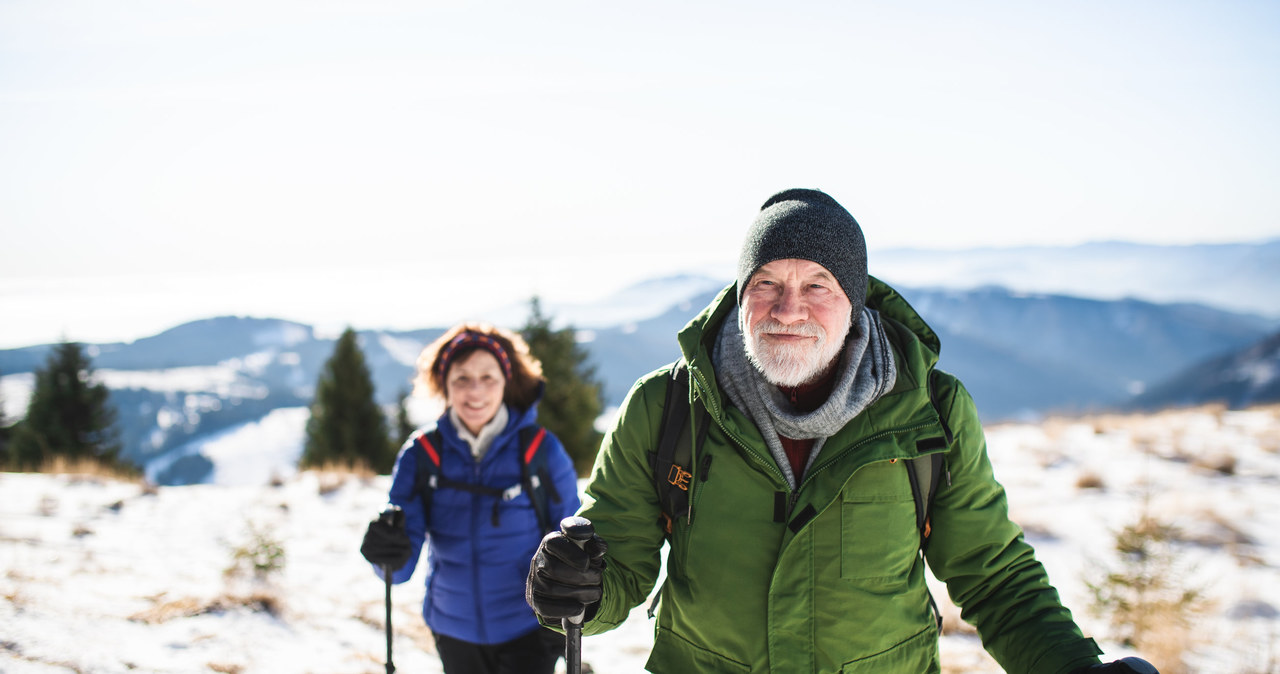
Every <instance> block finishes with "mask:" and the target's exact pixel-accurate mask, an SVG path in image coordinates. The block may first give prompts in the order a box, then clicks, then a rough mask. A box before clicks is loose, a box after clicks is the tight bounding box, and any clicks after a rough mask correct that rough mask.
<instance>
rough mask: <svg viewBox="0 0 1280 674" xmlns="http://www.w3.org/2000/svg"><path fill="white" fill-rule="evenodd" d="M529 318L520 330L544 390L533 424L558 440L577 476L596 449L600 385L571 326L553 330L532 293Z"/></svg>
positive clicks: (584, 472) (585, 469) (588, 466)
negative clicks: (537, 364)
mask: <svg viewBox="0 0 1280 674" xmlns="http://www.w3.org/2000/svg"><path fill="white" fill-rule="evenodd" d="M529 306H530V310H529V321H528V323H526V324H525V326H524V327H523V328H521V329H520V333H521V336H522V337H524V340H525V342H527V343H528V344H529V351H530V352H531V353H532V354H533V355H534V357H536V358H537V359H538V360H540V361H542V374H543V376H544V377H546V379H547V390H546V393H545V394H544V395H543V398H542V402H541V403H540V404H539V405H538V423H540V424H542V425H543V426H545V427H546V428H547V430H549V431H551V432H552V433H554V434H555V435H556V437H558V438H560V441H561V442H562V443H564V447H565V450H566V451H568V452H569V456H570V457H571V458H572V459H573V465H574V467H575V468H576V469H577V471H578V474H579V475H584V476H585V475H587V474H588V473H590V472H591V466H592V465H593V464H594V463H595V459H596V453H597V452H599V451H600V439H601V434H600V432H598V431H597V430H596V428H595V422H596V418H597V417H599V416H600V413H601V411H602V410H603V409H604V396H603V394H602V392H601V390H602V386H601V384H600V382H599V381H598V380H597V379H596V371H595V367H594V366H592V365H590V364H588V362H587V352H586V350H585V349H583V348H582V347H580V346H579V345H578V342H577V339H576V337H575V330H574V329H573V327H572V326H568V327H565V328H561V329H560V330H553V329H552V328H551V319H549V318H548V317H546V316H544V315H543V314H542V305H541V302H539V301H538V298H537V297H534V298H532V299H531V300H530V301H529Z"/></svg>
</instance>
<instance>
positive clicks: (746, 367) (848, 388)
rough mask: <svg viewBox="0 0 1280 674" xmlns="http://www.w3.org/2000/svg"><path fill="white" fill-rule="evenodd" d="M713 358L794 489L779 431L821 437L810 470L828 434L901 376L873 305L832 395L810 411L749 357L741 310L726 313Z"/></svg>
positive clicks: (852, 333)
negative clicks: (796, 403)
mask: <svg viewBox="0 0 1280 674" xmlns="http://www.w3.org/2000/svg"><path fill="white" fill-rule="evenodd" d="M711 358H712V362H713V363H714V364H715V368H716V381H718V382H719V384H720V388H721V390H723V391H724V392H725V395H727V396H728V397H729V400H730V401H731V402H732V403H733V404H734V406H736V407H737V408H738V409H740V410H742V411H744V412H746V413H747V415H748V416H750V417H751V420H752V421H754V422H755V424H756V428H758V429H759V430H760V434H761V435H763V436H764V441H765V443H767V444H768V445H769V451H770V453H772V454H773V457H774V460H776V461H777V462H778V467H779V468H781V469H782V474H783V475H784V476H786V478H787V484H789V485H790V486H791V488H792V489H795V488H796V484H797V479H796V476H795V475H794V474H793V473H792V471H791V462H790V461H788V460H787V455H786V452H784V451H783V449H782V442H781V441H780V440H778V436H779V435H782V436H784V437H788V438H792V439H795V440H805V439H813V440H815V442H814V444H813V451H811V452H810V453H809V462H808V463H807V464H806V465H805V467H804V470H805V472H808V470H809V467H810V466H812V465H813V462H814V460H815V459H816V458H817V457H818V453H819V452H820V451H821V450H822V445H823V443H825V442H826V440H827V438H828V437H831V436H832V435H834V434H835V433H836V431H838V430H840V429H841V428H844V426H845V424H847V423H849V421H851V420H852V419H853V418H854V417H856V416H858V414H859V413H861V412H862V410H864V409H866V408H867V407H868V406H869V405H871V403H874V402H875V401H876V400H878V399H879V398H880V396H882V395H884V394H885V393H887V392H888V391H889V390H890V389H892V388H893V383H894V381H895V380H896V379H897V369H896V368H895V366H894V362H893V350H892V349H891V348H890V347H889V339H888V337H887V336H886V335H885V333H884V326H883V325H882V324H881V323H880V314H879V312H877V311H875V310H873V309H867V308H863V310H862V313H861V314H859V315H858V319H857V320H856V321H854V323H853V324H852V325H851V326H850V328H849V335H848V337H846V338H845V343H844V349H843V350H842V351H841V352H840V362H839V364H838V365H837V366H836V367H837V371H836V380H835V385H834V386H833V388H832V390H831V395H830V396H829V397H828V398H827V401H826V402H825V403H823V404H822V405H821V406H820V407H818V409H816V410H814V411H812V412H809V413H804V414H800V413H796V412H795V409H794V407H792V405H791V401H790V400H788V399H787V396H786V395H785V394H784V393H783V392H782V391H779V390H778V387H777V386H774V385H773V384H771V383H769V381H768V380H766V379H765V378H764V375H763V374H761V373H760V371H759V370H757V369H756V367H755V366H754V365H752V364H751V361H749V360H748V359H747V351H746V346H745V344H744V343H743V334H742V330H741V327H740V326H739V325H738V309H736V308H735V309H734V310H733V311H732V312H731V313H730V314H729V316H728V317H726V318H725V321H724V324H723V326H722V327H721V328H720V336H719V338H718V339H717V340H716V345H715V349H714V350H713V351H712V355H711Z"/></svg>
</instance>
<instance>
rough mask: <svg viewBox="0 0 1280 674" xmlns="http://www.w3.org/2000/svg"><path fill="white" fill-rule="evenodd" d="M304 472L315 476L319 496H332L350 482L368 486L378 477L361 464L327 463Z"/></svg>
mask: <svg viewBox="0 0 1280 674" xmlns="http://www.w3.org/2000/svg"><path fill="white" fill-rule="evenodd" d="M306 472H308V473H311V474H314V475H315V476H316V481H317V482H318V483H319V485H320V487H319V492H320V495H321V496H325V495H327V494H332V493H334V492H336V491H338V490H339V489H342V488H343V487H345V486H346V485H347V483H348V482H350V481H358V482H360V483H361V484H363V485H368V484H369V483H371V482H372V481H373V479H374V478H375V477H377V476H378V474H377V473H375V472H374V471H373V469H371V468H369V466H368V465H366V464H363V463H360V464H345V463H327V464H325V465H323V466H319V467H316V468H308V469H307V470H306Z"/></svg>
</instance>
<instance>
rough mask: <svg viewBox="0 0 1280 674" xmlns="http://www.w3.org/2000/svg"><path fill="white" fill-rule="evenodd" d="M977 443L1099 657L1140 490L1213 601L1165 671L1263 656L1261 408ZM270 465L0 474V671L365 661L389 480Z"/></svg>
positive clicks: (969, 641)
mask: <svg viewBox="0 0 1280 674" xmlns="http://www.w3.org/2000/svg"><path fill="white" fill-rule="evenodd" d="M278 421H280V420H273V421H272V422H270V423H260V424H258V425H256V426H251V427H246V430H245V432H244V433H242V434H229V435H224V436H221V437H220V438H219V439H218V440H217V441H216V442H211V445H213V446H212V447H209V448H208V449H210V450H211V453H213V454H217V455H219V456H221V457H224V458H226V457H246V456H249V455H251V452H247V451H246V450H248V449H251V448H252V447H253V446H277V447H278V446H281V443H282V442H283V441H277V440H272V436H273V429H275V428H276V427H277V426H279V427H281V430H280V433H286V432H288V433H296V429H292V430H289V429H288V428H285V427H290V428H291V426H292V424H286V423H277V422H278ZM294 421H296V420H294ZM237 438H238V440H237ZM988 440H989V445H990V451H991V455H992V458H993V461H994V462H995V466H996V472H997V476H998V477H999V478H1000V479H1001V481H1002V482H1003V483H1004V484H1005V485H1006V487H1007V488H1008V490H1009V496H1010V503H1011V510H1012V512H1013V515H1014V517H1015V519H1017V520H1018V521H1019V522H1020V523H1021V524H1022V525H1023V526H1024V528H1025V529H1026V531H1027V536H1028V539H1029V540H1031V541H1032V542H1033V544H1035V546H1036V548H1037V550H1038V553H1039V555H1040V557H1041V559H1042V560H1043V561H1044V563H1045V565H1046V566H1047V568H1048V569H1049V572H1050V575H1051V577H1052V579H1053V581H1054V583H1055V585H1057V586H1058V588H1059V589H1060V591H1061V592H1062V594H1063V597H1064V599H1065V601H1066V602H1067V604H1068V605H1069V606H1071V607H1072V608H1073V609H1074V610H1075V612H1076V615H1077V619H1078V620H1079V622H1080V623H1081V624H1082V626H1083V627H1084V628H1085V630H1086V631H1087V632H1088V633H1090V634H1091V635H1093V636H1095V637H1096V638H1098V640H1099V642H1100V643H1101V644H1102V646H1103V648H1104V649H1106V650H1107V651H1108V656H1109V657H1118V656H1120V655H1125V654H1128V651H1126V650H1125V649H1124V648H1122V647H1121V646H1120V645H1119V644H1117V643H1116V642H1115V641H1113V640H1110V639H1108V638H1107V636H1108V633H1109V629H1108V627H1107V623H1106V622H1105V621H1104V620H1103V619H1101V618H1098V617H1094V616H1092V615H1090V613H1089V612H1088V611H1086V606H1087V605H1088V603H1089V597H1090V595H1089V592H1088V590H1087V588H1086V586H1085V584H1084V579H1085V577H1086V575H1087V576H1088V577H1090V578H1092V579H1095V580H1096V579H1097V578H1099V577H1100V575H1101V574H1102V573H1104V572H1105V570H1106V569H1109V568H1110V569H1114V568H1116V567H1115V564H1116V562H1115V560H1114V557H1113V556H1112V555H1111V550H1112V547H1113V544H1114V532H1116V531H1118V530H1120V529H1121V528H1122V527H1124V526H1125V525H1126V524H1131V523H1133V522H1134V520H1135V517H1136V514H1137V513H1138V512H1139V510H1140V509H1141V508H1144V507H1145V508H1146V509H1147V512H1149V513H1150V514H1152V515H1154V516H1155V517H1157V518H1159V519H1161V520H1163V521H1167V522H1168V523H1171V524H1175V525H1177V526H1178V527H1179V528H1180V529H1181V530H1182V531H1183V536H1182V540H1184V541H1185V542H1184V543H1182V544H1181V545H1180V546H1179V548H1178V550H1179V556H1178V558H1177V559H1176V561H1177V563H1178V569H1179V571H1178V574H1177V577H1176V578H1172V579H1171V580H1173V581H1174V582H1176V583H1181V584H1184V585H1185V587H1187V588H1199V589H1202V590H1203V591H1204V593H1205V594H1206V595H1207V597H1208V598H1209V599H1211V600H1212V604H1211V605H1210V606H1209V608H1207V609H1206V611H1205V613H1204V615H1203V617H1202V618H1201V621H1200V622H1199V623H1198V624H1196V625H1195V626H1194V628H1193V629H1192V630H1190V631H1189V632H1187V634H1188V635H1190V636H1191V637H1194V638H1189V639H1188V640H1187V641H1186V644H1187V645H1189V646H1190V647H1191V650H1190V652H1189V654H1188V655H1187V657H1186V664H1187V667H1186V669H1185V670H1184V671H1189V672H1214V673H1215V674H1256V673H1264V672H1278V671H1280V646H1278V645H1277V643H1278V642H1280V617H1277V615H1278V608H1277V607H1280V543H1278V542H1277V538H1276V536H1275V532H1276V531H1278V530H1280V488H1278V487H1280V407H1271V408H1265V409H1255V410H1250V411H1241V412H1226V411H1222V410H1216V409H1199V410H1186V411H1178V412H1166V413H1162V414H1156V415H1151V416H1126V417H1121V416H1108V417H1090V418H1084V419H1072V420H1050V421H1047V422H1045V423H1043V424H1038V425H1006V426H998V427H992V428H989V429H988ZM245 465H250V464H248V463H246V464H245ZM228 468H230V464H229V465H228ZM250 472H252V471H250ZM245 474H246V473H240V475H241V477H243V476H244V475H245ZM225 477H229V475H224V478H225ZM277 478H278V479H277V480H276V484H274V485H272V484H264V483H258V484H252V483H248V482H245V481H243V480H241V479H236V480H228V481H227V483H223V484H211V485H196V486H184V487H164V488H158V489H156V488H148V487H146V486H144V485H140V484H134V483H127V482H118V481H113V480H109V479H101V478H91V477H75V476H56V475H34V474H13V473H3V474H0V569H2V574H3V575H2V576H0V672H4V673H5V674H25V673H39V674H45V673H53V672H81V673H95V674H97V673H114V672H126V671H143V672H173V673H178V672H183V673H185V672H208V671H214V672H224V673H232V672H235V673H249V672H269V673H271V674H280V673H288V672H308V673H334V674H338V673H344V674H345V673H361V674H364V673H370V674H372V673H376V672H383V671H384V668H383V664H382V663H383V661H384V656H385V647H386V645H385V636H384V632H383V622H382V621H383V591H384V588H383V586H382V584H381V583H380V582H379V581H378V580H376V579H375V578H374V576H373V575H372V573H371V571H370V569H369V568H368V565H367V564H366V563H365V562H364V560H363V559H362V558H361V557H360V555H359V553H358V552H357V546H358V545H359V539H360V536H361V534H362V532H363V530H364V526H365V523H366V522H367V520H368V518H369V517H370V516H371V515H372V514H373V513H375V512H376V511H377V510H378V508H379V506H380V505H381V504H382V502H383V500H384V498H385V492H386V488H387V486H388V478H386V477H385V476H384V477H375V478H368V479H361V478H356V477H351V476H342V475H332V474H321V473H316V472H302V473H294V474H288V475H278V476H277ZM1144 504H1145V505H1144ZM277 544H278V545H279V546H280V547H281V549H282V550H283V552H284V560H283V567H282V568H281V569H280V570H278V571H274V572H268V573H267V574H266V575H265V578H264V579H262V580H254V578H253V576H252V574H251V573H248V572H247V571H243V572H241V573H234V572H233V573H228V569H234V568H236V562H237V559H236V552H237V551H240V552H259V553H268V552H270V551H271V550H272V547H273V546H274V545H277ZM266 561H270V560H266ZM423 568H425V565H419V569H423ZM422 593H423V579H422V578H421V577H420V576H419V577H416V578H414V579H413V580H411V581H410V582H408V583H406V584H404V585H399V586H396V587H395V588H394V589H393V596H394V602H393V604H394V615H393V619H392V623H393V626H394V629H395V641H394V654H395V655H394V660H395V663H396V665H397V668H398V670H399V671H402V672H415V673H416V672H427V673H430V672H439V671H440V667H439V662H438V661H437V660H436V658H435V656H434V653H433V646H432V642H431V638H430V634H429V633H428V631H427V630H426V629H425V627H424V626H423V624H422V619H421V617H420V616H419V608H420V602H421V599H422ZM938 594H939V598H940V599H944V598H945V597H944V595H942V594H941V593H938ZM944 613H945V614H947V615H948V616H949V620H948V623H949V626H950V633H949V634H948V635H947V636H945V637H944V638H943V644H942V651H943V660H944V671H946V672H948V673H949V674H957V673H960V672H972V673H986V672H999V671H1000V670H999V669H998V668H997V667H996V666H995V664H994V663H993V662H992V661H991V660H990V658H989V657H987V656H986V654H985V653H984V652H983V651H982V650H981V648H980V646H979V645H978V644H977V640H976V637H974V636H973V635H972V633H971V631H966V630H965V629H963V627H960V626H958V625H957V624H956V622H955V619H954V616H955V614H956V610H955V608H954V607H953V606H950V605H948V604H946V603H945V602H944ZM651 630H652V623H651V622H649V621H648V620H647V619H646V618H645V616H644V607H643V606H641V607H638V608H637V609H636V611H635V613H634V614H633V615H632V618H631V619H630V620H628V621H627V623H626V624H625V625H624V626H623V627H621V628H620V629H618V630H615V631H614V632H611V633H609V634H605V635H599V636H593V637H587V638H586V639H584V656H583V659H584V661H585V662H586V663H588V664H590V665H591V666H592V668H593V669H594V671H595V672H597V673H598V674H623V673H627V674H630V673H634V672H640V671H642V670H643V666H644V662H645V659H646V654H647V652H648V649H649V646H650V644H651V642H652V634H651ZM1147 655H1148V657H1150V658H1151V659H1153V660H1157V658H1156V655H1155V654H1151V653H1148V654H1147ZM1157 664H1160V665H1162V669H1163V670H1164V671H1166V672H1172V671H1177V670H1176V669H1175V668H1173V667H1172V665H1171V664H1170V663H1163V662H1159V661H1158V660H1157Z"/></svg>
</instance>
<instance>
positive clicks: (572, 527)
mask: <svg viewBox="0 0 1280 674" xmlns="http://www.w3.org/2000/svg"><path fill="white" fill-rule="evenodd" d="M560 533H562V534H564V536H565V538H568V539H569V540H571V541H573V542H574V543H576V544H577V545H578V547H580V548H581V547H583V546H585V545H586V544H587V541H589V540H591V537H592V536H594V535H595V533H596V529H595V527H594V526H592V525H591V521H590V520H588V519H587V518H585V517H566V518H564V519H563V520H560ZM584 617H586V614H585V612H584V613H579V614H578V615H576V616H573V617H571V618H564V619H563V620H561V622H560V624H561V626H562V627H564V663H565V671H566V672H567V674H582V619H583V618H584Z"/></svg>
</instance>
